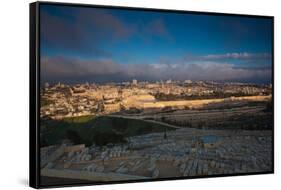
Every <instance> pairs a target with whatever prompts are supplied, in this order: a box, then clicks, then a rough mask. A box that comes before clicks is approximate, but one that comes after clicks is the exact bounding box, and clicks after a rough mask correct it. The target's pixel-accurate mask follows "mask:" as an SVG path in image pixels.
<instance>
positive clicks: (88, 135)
mask: <svg viewBox="0 0 281 190" xmlns="http://www.w3.org/2000/svg"><path fill="white" fill-rule="evenodd" d="M41 129H42V130H41V138H40V139H41V146H42V147H43V146H49V145H53V144H59V143H61V141H62V140H64V139H69V140H71V141H72V142H73V143H74V144H80V143H84V144H86V145H87V146H90V145H92V144H93V143H95V144H96V145H100V146H102V145H106V144H109V143H125V142H126V137H130V136H136V135H143V134H148V133H154V132H164V131H165V130H173V128H167V127H166V126H163V125H161V124H157V123H151V122H149V121H143V120H137V119H127V118H117V117H109V116H102V117H97V118H84V117H83V118H75V119H67V120H59V121H58V120H51V119H41Z"/></svg>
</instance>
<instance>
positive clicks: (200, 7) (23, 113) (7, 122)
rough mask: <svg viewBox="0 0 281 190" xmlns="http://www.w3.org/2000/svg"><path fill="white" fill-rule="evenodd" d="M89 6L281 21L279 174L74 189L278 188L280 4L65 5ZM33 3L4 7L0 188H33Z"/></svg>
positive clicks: (135, 0) (247, 0) (98, 0)
mask: <svg viewBox="0 0 281 190" xmlns="http://www.w3.org/2000/svg"><path fill="white" fill-rule="evenodd" d="M60 1H61V2H75V3H88V4H106V5H119V6H132V7H150V8H163V9H182V10H194V11H211V12H225V13H242V14H258V15H273V16H275V174H274V175H272V174H270V175H258V176H242V177H223V178H210V179H193V180H177V181H165V182H148V183H130V184H121V185H103V186H95V187H93V186H88V187H75V188H71V189H82V188H83V189H93V188H95V189H97V190H115V189H118V190H119V189H120V190H121V189H122V190H131V189H134V190H143V189H163V190H166V189H178V190H180V189H208V190H211V189H216V190H220V189H224V190H225V189H228V190H232V189H235V190H237V189H255V190H258V189H263V190H264V189H278V186H280V185H281V174H280V170H281V168H280V162H279V161H280V151H279V149H280V139H281V138H280V136H281V134H280V130H279V125H280V124H281V120H280V119H281V117H280V108H281V106H280V102H281V101H280V98H281V92H280V82H281V74H280V72H281V68H280V67H281V65H280V64H281V63H280V60H281V57H280V53H281V52H280V49H281V47H280V45H281V42H280V40H281V39H280V34H281V21H280V19H281V11H280V7H281V6H280V5H281V3H280V1H278V0H255V1H254V0H154V1H153V0H81V1H78V0H67V1H64V0H60ZM29 2H31V1H30V0H29V1H23V0H6V1H1V6H0V9H1V10H0V14H1V15H0V50H1V51H0V52H1V53H0V129H1V130H0V176H1V178H0V189H5V190H6V189H13V190H17V189H28V188H29V187H28V137H29V134H28V129H29V126H28V98H29V94H28V80H29V79H28V77H29V71H28V64H29V45H28V44H29V33H28V31H29V20H28V17H29V15H28V13H29V5H28V3H29Z"/></svg>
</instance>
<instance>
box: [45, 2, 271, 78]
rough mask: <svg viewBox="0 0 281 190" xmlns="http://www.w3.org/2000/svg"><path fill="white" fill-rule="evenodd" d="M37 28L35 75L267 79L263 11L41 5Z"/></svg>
mask: <svg viewBox="0 0 281 190" xmlns="http://www.w3.org/2000/svg"><path fill="white" fill-rule="evenodd" d="M82 10H83V11H82ZM40 27H41V43H40V44H41V82H51V83H56V82H59V81H60V82H64V83H83V82H86V81H88V82H97V83H103V82H124V81H131V80H132V79H137V80H139V81H160V80H168V79H172V80H187V79H191V80H214V81H235V82H253V83H271V77H272V76H271V73H272V68H271V65H272V56H271V55H272V31H271V30H272V21H271V19H267V18H261V17H260V18H258V17H243V16H229V15H225V16H217V15H198V14H191V13H167V12H147V11H141V10H138V11H135V10H118V9H103V8H79V7H71V6H53V5H43V6H41V26H40Z"/></svg>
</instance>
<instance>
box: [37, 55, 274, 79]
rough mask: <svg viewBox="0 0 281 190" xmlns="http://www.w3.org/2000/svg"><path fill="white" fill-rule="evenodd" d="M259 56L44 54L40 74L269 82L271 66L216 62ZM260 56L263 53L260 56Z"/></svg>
mask: <svg viewBox="0 0 281 190" xmlns="http://www.w3.org/2000/svg"><path fill="white" fill-rule="evenodd" d="M225 56H226V57H227V58H230V57H240V58H241V59H244V58H245V59H249V57H253V58H254V59H256V57H260V55H248V54H228V55H217V57H215V58H214V57H211V58H210V59H205V60H201V61H198V60H197V61H194V60H192V61H182V62H174V63H173V62H159V63H154V64H146V63H139V64H120V63H116V62H114V61H112V60H82V59H77V58H67V57H43V58H42V59H41V77H42V80H43V81H48V82H58V81H61V82H69V83H79V82H85V81H88V82H122V81H130V80H132V79H138V80H141V81H156V80H157V81H159V80H168V79H172V80H186V79H191V80H215V81H241V82H258V83H268V82H271V68H259V67H257V68H252V67H251V68H243V67H236V66H235V65H234V64H231V63H228V62H218V59H219V57H224V58H225ZM262 59H263V57H262Z"/></svg>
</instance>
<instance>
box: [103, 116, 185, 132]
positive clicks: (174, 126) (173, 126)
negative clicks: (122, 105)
mask: <svg viewBox="0 0 281 190" xmlns="http://www.w3.org/2000/svg"><path fill="white" fill-rule="evenodd" d="M106 117H115V118H124V119H135V120H140V121H144V122H148V123H155V124H159V125H163V126H166V127H171V128H174V129H181V128H182V127H178V126H176V125H171V124H168V123H163V122H161V121H155V120H144V119H143V118H140V117H136V116H125V115H107V116H106Z"/></svg>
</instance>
